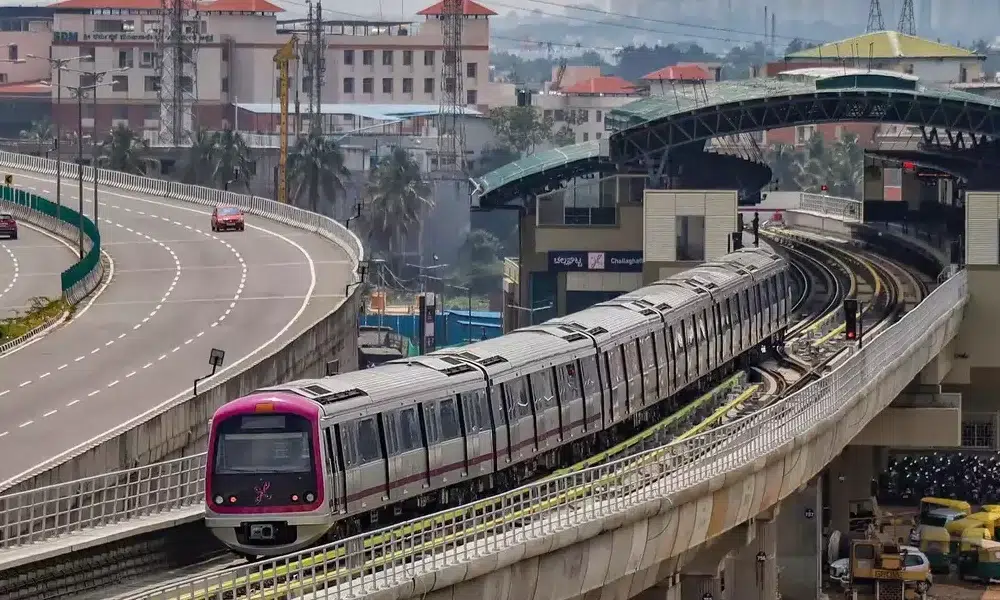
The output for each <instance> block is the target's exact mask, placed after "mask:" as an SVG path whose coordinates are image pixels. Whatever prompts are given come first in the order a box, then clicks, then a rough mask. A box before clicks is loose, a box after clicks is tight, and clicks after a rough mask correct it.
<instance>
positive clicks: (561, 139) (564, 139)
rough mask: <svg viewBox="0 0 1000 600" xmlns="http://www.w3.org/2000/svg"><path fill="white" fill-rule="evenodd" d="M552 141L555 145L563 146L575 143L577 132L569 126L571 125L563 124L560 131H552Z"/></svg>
mask: <svg viewBox="0 0 1000 600" xmlns="http://www.w3.org/2000/svg"><path fill="white" fill-rule="evenodd" d="M551 141H552V145H553V146H555V147H557V148H562V147H563V146H569V145H570V144H575V143H576V134H575V133H573V130H572V129H570V128H569V125H563V126H562V127H560V128H559V130H558V131H555V132H553V133H552V137H551Z"/></svg>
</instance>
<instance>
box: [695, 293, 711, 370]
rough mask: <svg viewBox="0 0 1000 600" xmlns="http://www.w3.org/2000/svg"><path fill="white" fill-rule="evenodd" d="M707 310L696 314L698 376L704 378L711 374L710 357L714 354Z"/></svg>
mask: <svg viewBox="0 0 1000 600" xmlns="http://www.w3.org/2000/svg"><path fill="white" fill-rule="evenodd" d="M705 320H706V315H705V309H702V310H700V311H698V312H697V313H695V328H696V329H697V333H698V375H699V376H704V375H707V374H708V372H709V361H708V357H709V356H710V355H711V353H712V344H711V342H710V341H709V340H710V339H711V338H709V336H708V324H707V323H706V322H705Z"/></svg>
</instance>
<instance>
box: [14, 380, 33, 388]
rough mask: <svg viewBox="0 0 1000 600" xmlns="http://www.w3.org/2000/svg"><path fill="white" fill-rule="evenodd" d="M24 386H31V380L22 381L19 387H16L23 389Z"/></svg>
mask: <svg viewBox="0 0 1000 600" xmlns="http://www.w3.org/2000/svg"><path fill="white" fill-rule="evenodd" d="M26 385H31V380H30V379H29V380H27V381H22V382H21V385H19V386H17V387H24V386H26Z"/></svg>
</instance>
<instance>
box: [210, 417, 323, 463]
mask: <svg viewBox="0 0 1000 600" xmlns="http://www.w3.org/2000/svg"><path fill="white" fill-rule="evenodd" d="M217 433H218V435H217V438H216V443H215V444H216V445H215V473H216V474H218V475H236V474H243V473H255V474H256V473H309V472H311V471H312V470H313V459H312V434H311V432H310V427H309V421H308V420H306V419H305V418H303V417H300V416H298V415H276V414H270V415H242V416H239V417H233V418H230V419H227V420H226V421H224V422H222V423H221V424H220V425H219V429H218V432H217Z"/></svg>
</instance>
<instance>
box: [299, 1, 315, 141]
mask: <svg viewBox="0 0 1000 600" xmlns="http://www.w3.org/2000/svg"><path fill="white" fill-rule="evenodd" d="M306 5H307V6H308V7H309V20H308V21H306V41H305V44H303V46H302V53H301V56H302V72H303V73H304V74H305V75H304V77H306V81H307V82H308V86H303V87H306V89H305V90H304V91H305V93H306V96H308V97H309V108H308V112H307V113H306V114H308V115H309V124H310V125H309V126H310V127H312V123H313V118H314V117H315V114H316V88H315V87H313V83H312V82H313V77H314V76H315V75H316V67H315V64H316V26H315V25H314V23H313V18H314V17H313V5H312V0H307V2H306Z"/></svg>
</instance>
